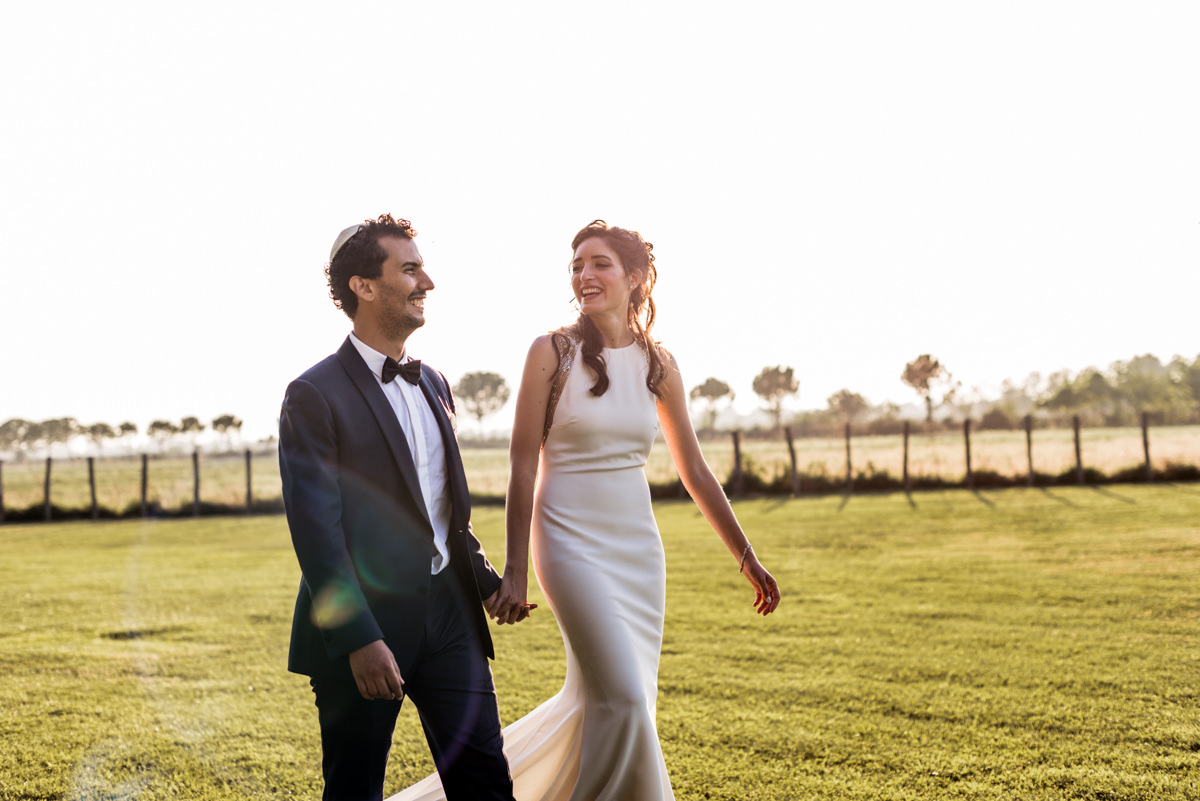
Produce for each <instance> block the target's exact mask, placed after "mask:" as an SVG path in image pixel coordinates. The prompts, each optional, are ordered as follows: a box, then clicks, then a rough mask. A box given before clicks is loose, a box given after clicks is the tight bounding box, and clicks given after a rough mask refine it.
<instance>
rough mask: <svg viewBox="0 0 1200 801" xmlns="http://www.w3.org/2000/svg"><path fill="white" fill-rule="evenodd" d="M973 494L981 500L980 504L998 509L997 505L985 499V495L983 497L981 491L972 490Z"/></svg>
mask: <svg viewBox="0 0 1200 801" xmlns="http://www.w3.org/2000/svg"><path fill="white" fill-rule="evenodd" d="M971 494H972V495H974V496H975V497H976V498H978V499H979V502H980V503H982V504H983V505H984V506H990V507H992V508H993V509H994V508H995V507H996V504H994V503H993V502H991V501H989V500H988V499H987V498H985V497H984V496H983V495H982V494H981V493H980V492H979V490H977V489H973V490H971Z"/></svg>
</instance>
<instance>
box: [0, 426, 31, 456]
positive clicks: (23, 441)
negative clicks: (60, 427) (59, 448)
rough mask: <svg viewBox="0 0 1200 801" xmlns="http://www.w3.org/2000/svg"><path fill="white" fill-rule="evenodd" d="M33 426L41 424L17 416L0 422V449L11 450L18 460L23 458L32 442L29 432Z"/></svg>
mask: <svg viewBox="0 0 1200 801" xmlns="http://www.w3.org/2000/svg"><path fill="white" fill-rule="evenodd" d="M35 427H37V428H40V427H41V426H40V424H39V423H34V422H32V421H30V420H22V419H21V418H19V417H14V418H12V419H10V420H5V421H4V423H3V424H0V450H3V451H12V452H13V453H15V454H16V455H17V459H18V460H22V459H24V458H25V454H26V452H27V451H28V450H29V449H30V447H31V444H32V443H31V441H30V432H31V431H32V430H33V429H34V428H35Z"/></svg>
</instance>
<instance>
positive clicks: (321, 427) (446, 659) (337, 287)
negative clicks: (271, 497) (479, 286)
mask: <svg viewBox="0 0 1200 801" xmlns="http://www.w3.org/2000/svg"><path fill="white" fill-rule="evenodd" d="M416 234H417V232H416V231H415V230H413V228H412V226H411V224H410V223H409V222H408V221H407V220H397V219H393V218H392V216H391V215H390V214H385V215H382V216H380V217H379V218H378V219H376V220H367V221H366V222H365V223H363V224H362V225H355V226H351V227H350V228H347V229H346V230H345V231H343V232H342V233H341V234H340V235H339V236H338V238H337V240H336V241H335V242H334V245H333V250H332V251H331V253H330V262H329V267H328V269H327V270H326V274H327V276H328V279H329V292H330V296H331V297H332V298H333V301H334V304H335V305H337V306H338V308H340V309H341V310H342V311H344V312H345V313H346V315H347V316H349V317H350V319H351V320H352V321H353V331H352V333H351V334H350V336H349V337H347V339H346V341H345V342H344V343H343V344H342V346H341V347H340V348H339V349H338V351H337V353H336V354H334V355H332V356H329V357H328V358H326V359H325V360H324V361H322V362H320V363H318V364H317V365H315V366H314V367H312V368H310V369H309V370H308V371H307V372H306V373H304V374H303V375H302V376H300V377H299V378H297V379H296V380H295V381H293V382H292V383H291V385H289V386H288V389H287V395H286V396H285V397H284V400H283V410H282V412H281V415H280V420H279V461H280V468H281V473H282V478H283V499H284V506H285V508H286V510H287V521H288V526H289V528H290V529H291V533H292V544H293V545H294V547H295V550H296V557H297V558H298V560H299V562H300V569H301V572H302V573H303V577H302V579H301V582H300V593H299V596H298V597H297V599H296V611H295V617H294V618H293V621H292V639H291V649H290V653H289V655H288V669H289V670H291V671H293V672H296V673H301V674H304V675H307V676H309V677H310V681H311V684H312V688H313V692H314V694H315V695H316V705H317V713H318V719H319V721H320V725H321V750H322V770H323V774H324V778H325V793H324V796H323V798H324V799H325V801H333V800H334V799H337V800H338V801H343V800H344V801H366V800H367V799H372V800H374V801H378V800H379V799H382V797H383V781H384V771H385V768H386V766H387V757H388V750H389V748H390V747H391V742H392V732H393V730H394V728H395V725H396V716H397V714H398V713H399V712H400V705H401V703H402V702H403V700H404V696H405V695H409V696H411V697H412V699H413V703H414V704H416V707H417V711H418V712H419V714H420V717H421V725H422V726H423V727H424V729H425V737H426V739H427V740H428V742H429V747H430V750H431V751H432V752H433V758H434V762H435V763H436V765H437V769H438V774H439V775H440V777H441V780H442V785H443V788H444V789H445V792H446V796H447V798H448V799H451V801H453V800H454V799H464V800H465V799H503V800H504V801H512V779H511V776H510V774H509V769H508V763H507V761H506V759H505V757H504V754H503V752H502V750H501V746H502V741H501V735H500V716H499V713H498V710H497V707H496V693H495V689H494V686H493V684H492V674H491V669H490V667H489V666H488V661H487V660H488V658H489V657H492V658H494V653H493V650H492V641H491V636H490V634H489V633H488V627H487V618H486V616H485V614H484V611H483V608H482V604H483V602H484V599H489V600H490V599H491V596H492V595H493V594H494V593H495V592H496V590H497V589H498V588H499V587H500V577H499V576H498V575H497V574H496V571H495V570H494V569H493V568H492V566H491V565H490V564H489V563H488V560H487V558H486V557H485V556H484V554H483V549H482V548H481V547H480V544H479V541H478V540H476V539H475V536H474V535H473V534H472V532H471V522H470V515H471V509H470V501H469V498H468V495H467V484H466V477H465V476H464V474H463V466H462V458H461V457H460V455H459V452H458V444H457V441H456V439H455V433H454V422H453V421H454V400H453V398H452V397H451V394H450V388H449V386H448V385H447V384H446V379H445V377H443V376H442V375H441V373H438V372H437V371H435V370H433V369H432V368H430V367H429V366H428V365H424V366H423V365H421V363H420V362H418V361H415V360H411V359H409V358H408V357H407V356H406V354H405V350H404V343H405V341H406V340H407V339H408V336H409V334H411V333H412V332H413V331H415V330H416V329H418V328H420V327H421V326H422V325H424V324H425V309H424V307H425V295H426V293H427V292H429V290H431V289H433V282H432V281H431V280H430V279H429V276H428V275H427V274H426V272H425V263H424V261H423V260H422V258H421V254H420V252H418V250H417V246H416V244H415V243H414V242H413V237H415V236H416Z"/></svg>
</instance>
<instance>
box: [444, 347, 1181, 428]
mask: <svg viewBox="0 0 1200 801" xmlns="http://www.w3.org/2000/svg"><path fill="white" fill-rule="evenodd" d="M899 381H900V383H901V384H903V385H904V386H907V387H909V388H911V389H912V390H914V391H915V392H916V393H917V395H918V397H919V398H920V400H921V403H922V405H923V406H924V410H925V415H924V417H925V424H926V427H927V428H928V429H929V430H933V429H936V428H939V427H944V426H947V425H958V424H960V423H961V422H962V421H964V420H971V421H973V423H974V424H976V427H977V428H978V429H985V430H986V429H1013V428H1016V427H1018V426H1019V425H1020V423H1021V421H1022V420H1023V418H1025V417H1026V416H1032V417H1033V418H1034V419H1035V421H1036V424H1037V425H1040V426H1052V427H1053V426H1068V425H1071V424H1072V420H1073V418H1075V417H1079V418H1080V419H1081V421H1082V423H1083V424H1084V425H1087V426H1131V425H1137V424H1138V423H1139V421H1140V419H1141V415H1142V414H1143V413H1146V414H1147V415H1148V416H1149V420H1150V422H1151V423H1154V424H1155V425H1172V424H1183V423H1200V355H1198V356H1196V358H1195V359H1192V360H1190V361H1189V360H1188V359H1185V358H1183V357H1182V356H1176V357H1175V358H1174V359H1172V360H1171V361H1170V362H1168V363H1166V364H1164V363H1163V362H1162V361H1160V360H1159V359H1158V357H1156V356H1154V355H1151V354H1146V355H1144V356H1136V357H1134V358H1132V359H1129V360H1127V361H1117V362H1113V363H1112V364H1111V365H1109V367H1108V368H1107V369H1105V370H1100V369H1097V368H1095V367H1089V368H1087V369H1085V370H1082V371H1080V372H1078V373H1075V374H1072V373H1071V372H1070V371H1067V370H1061V371H1058V372H1055V373H1052V374H1050V375H1048V376H1042V375H1041V374H1040V373H1036V372H1034V373H1030V374H1029V376H1028V377H1026V378H1025V380H1023V381H1020V382H1017V381H1013V380H1005V381H1004V383H1003V384H1002V385H1001V391H1000V396H999V397H997V398H987V397H985V396H984V393H983V392H982V391H981V390H980V389H978V388H971V389H966V388H964V387H963V386H962V383H961V382H960V381H958V380H957V379H955V377H954V375H953V374H952V373H951V372H950V370H949V368H948V367H946V365H944V364H942V363H941V362H940V361H939V360H938V359H937V358H935V357H934V356H933V355H931V354H928V353H925V354H921V355H920V356H918V357H917V358H915V359H913V360H912V361H910V362H908V363H906V364H905V365H904V369H903V371H901V373H900V375H899ZM751 388H752V389H753V391H754V393H755V395H757V396H758V398H759V400H760V401H761V404H762V409H763V410H764V411H766V412H767V413H768V414H769V415H770V419H771V428H770V429H765V430H764V429H760V430H757V431H754V430H752V431H750V432H747V433H750V434H755V433H757V434H760V435H771V434H776V433H778V432H779V431H781V430H782V428H783V426H784V425H785V424H786V425H791V426H793V427H794V428H795V429H796V430H797V433H800V434H802V435H809V436H812V435H831V434H836V433H839V432H840V430H841V429H842V428H843V427H844V426H845V425H846V424H847V423H854V424H859V425H862V426H864V427H865V428H864V430H863V433H866V434H895V433H899V432H900V431H901V430H902V429H903V426H904V420H903V419H902V417H901V410H900V407H899V406H897V405H896V404H895V403H892V402H890V401H885V402H883V403H880V404H877V405H872V404H871V403H870V401H868V400H867V399H866V398H865V397H863V396H862V395H861V394H859V393H857V392H853V391H851V390H850V389H848V388H847V389H841V390H838V391H837V392H835V393H833V394H832V395H830V396H829V397H828V398H827V399H826V401H825V403H826V408H824V409H819V410H812V411H803V412H795V413H793V414H791V415H790V416H789V415H788V414H787V409H786V403H787V401H788V400H789V399H791V398H793V397H794V396H796V395H797V394H798V393H799V391H800V381H799V379H798V378H797V377H796V374H795V369H794V368H792V367H788V366H784V365H775V366H769V367H764V368H763V369H762V371H761V372H759V374H758V375H757V376H755V378H754V381H753V382H752V384H751ZM454 392H455V397H456V398H458V399H459V400H460V401H461V402H462V403H463V405H464V406H465V407H466V409H467V411H468V412H469V413H470V414H471V415H472V416H474V417H475V418H476V419H477V420H478V422H479V423H480V425H481V426H482V423H483V420H484V419H485V418H486V417H487V416H489V415H491V414H493V413H495V412H497V411H499V410H500V408H501V407H503V406H504V404H505V402H507V400H508V398H509V389H508V386H507V384H506V383H505V381H504V378H503V377H502V376H499V375H497V374H495V373H468V374H467V375H465V376H463V378H462V380H461V381H460V382H459V383H458V384H457V385H456V386H455V387H454ZM734 397H735V394H734V391H733V389H732V388H731V387H730V386H729V384H728V383H726V382H725V381H723V380H721V379H720V378H716V377H710V378H707V379H705V380H704V381H703V382H702V383H700V384H697V385H696V386H695V387H693V388H692V390H691V392H690V393H689V400H690V403H691V406H692V410H693V413H694V414H695V415H697V420H698V428H699V429H700V431H702V432H713V431H715V430H716V424H717V419H718V417H719V415H720V413H721V412H722V411H723V410H724V409H726V408H728V407H729V405H730V404H731V403H732V401H733V400H734Z"/></svg>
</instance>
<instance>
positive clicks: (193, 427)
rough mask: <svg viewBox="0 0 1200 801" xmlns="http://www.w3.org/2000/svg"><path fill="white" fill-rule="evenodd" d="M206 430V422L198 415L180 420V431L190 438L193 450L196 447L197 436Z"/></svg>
mask: <svg viewBox="0 0 1200 801" xmlns="http://www.w3.org/2000/svg"><path fill="white" fill-rule="evenodd" d="M202 431H204V423H201V422H200V418H198V417H185V418H183V419H182V420H180V421H179V433H180V434H183V435H184V436H185V437H187V438H188V442H189V443H190V444H191V446H192V450H195V449H196V438H197V437H198V436H200V433H201V432H202Z"/></svg>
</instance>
